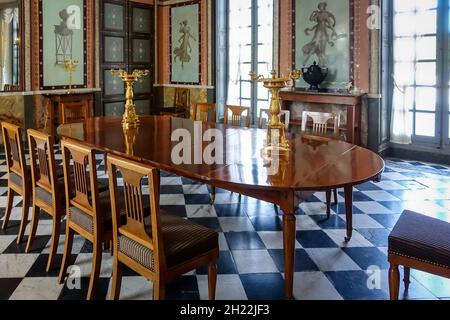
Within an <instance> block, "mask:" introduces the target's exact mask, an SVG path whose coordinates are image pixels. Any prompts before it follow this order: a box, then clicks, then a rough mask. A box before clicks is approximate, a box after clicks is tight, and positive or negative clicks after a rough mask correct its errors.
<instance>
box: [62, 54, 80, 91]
mask: <svg viewBox="0 0 450 320" xmlns="http://www.w3.org/2000/svg"><path fill="white" fill-rule="evenodd" d="M77 66H78V61H77V60H73V59H70V60H66V61H64V70H66V72H67V74H68V76H69V91H67V93H68V94H72V83H73V73H74V72H75V71H76V70H77Z"/></svg>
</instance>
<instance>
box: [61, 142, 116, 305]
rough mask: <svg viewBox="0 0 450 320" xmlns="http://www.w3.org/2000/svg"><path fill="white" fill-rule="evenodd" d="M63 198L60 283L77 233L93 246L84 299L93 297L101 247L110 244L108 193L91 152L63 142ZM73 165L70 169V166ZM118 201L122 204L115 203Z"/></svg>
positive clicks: (63, 277) (86, 148) (89, 149)
mask: <svg viewBox="0 0 450 320" xmlns="http://www.w3.org/2000/svg"><path fill="white" fill-rule="evenodd" d="M61 150H62V155H63V168H64V187H65V197H66V217H67V218H66V241H65V246H64V256H63V260H62V264H61V271H60V274H59V283H63V282H64V279H65V277H66V273H67V268H68V266H69V263H70V257H71V251H72V244H73V238H74V234H75V233H78V234H79V235H81V236H82V237H84V238H85V239H86V240H88V241H90V242H91V243H92V246H93V253H92V271H91V276H90V281H89V289H88V294H87V299H88V300H92V299H94V297H95V293H96V290H97V284H98V280H99V273H100V266H101V261H102V245H103V244H104V245H105V246H108V245H109V243H110V241H112V232H111V230H112V221H111V203H110V196H109V191H103V192H99V189H100V191H101V190H102V188H101V187H99V183H98V181H97V168H96V162H95V153H94V149H93V148H90V147H88V146H85V145H83V144H80V143H78V142H75V141H72V140H69V139H64V140H63V141H62V142H61ZM71 162H73V165H71ZM117 201H123V200H122V199H118V200H117Z"/></svg>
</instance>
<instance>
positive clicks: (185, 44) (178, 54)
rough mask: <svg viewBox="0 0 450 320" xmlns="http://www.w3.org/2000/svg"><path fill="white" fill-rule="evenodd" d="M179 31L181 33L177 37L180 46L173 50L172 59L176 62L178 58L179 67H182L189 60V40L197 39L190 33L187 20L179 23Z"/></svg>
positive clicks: (190, 49)
mask: <svg viewBox="0 0 450 320" xmlns="http://www.w3.org/2000/svg"><path fill="white" fill-rule="evenodd" d="M179 33H180V34H181V36H180V38H179V39H178V43H180V46H179V47H178V48H175V49H174V50H173V54H174V56H175V57H174V61H175V62H176V61H177V59H178V60H179V61H180V62H181V69H184V64H185V63H189V62H190V61H191V55H190V54H191V53H192V46H191V43H190V41H191V39H192V41H194V42H196V41H197V39H196V38H195V37H194V36H193V35H192V34H191V28H190V27H189V23H188V21H187V20H184V21H183V22H182V23H180V30H179Z"/></svg>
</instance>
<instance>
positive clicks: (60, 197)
mask: <svg viewBox="0 0 450 320" xmlns="http://www.w3.org/2000/svg"><path fill="white" fill-rule="evenodd" d="M35 194H36V198H38V199H39V200H41V201H43V202H45V203H46V204H47V205H48V206H49V207H52V206H53V199H52V194H51V193H50V192H48V191H47V190H45V189H43V188H41V187H38V186H36V189H35ZM65 201H66V191H65V188H64V177H58V179H57V180H56V202H57V205H58V206H59V208H64V207H65Z"/></svg>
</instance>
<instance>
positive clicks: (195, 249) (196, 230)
mask: <svg viewBox="0 0 450 320" xmlns="http://www.w3.org/2000/svg"><path fill="white" fill-rule="evenodd" d="M160 214H161V229H162V237H163V244H164V252H165V256H166V266H167V267H168V268H170V267H174V266H176V265H178V264H180V263H182V262H185V261H187V260H189V259H192V258H195V257H197V256H199V255H202V254H204V253H206V252H208V251H211V250H213V249H217V248H218V247H219V242H218V241H219V240H218V234H217V232H215V231H213V230H211V229H208V228H206V227H203V226H201V225H198V224H196V223H193V222H191V221H188V220H185V219H182V218H179V217H176V216H173V215H170V214H168V213H167V212H164V211H162V210H161V211H160ZM145 224H146V226H148V228H147V233H148V234H149V235H151V229H150V225H151V224H150V216H147V217H146V223H145ZM119 251H120V252H122V253H123V254H125V255H126V256H127V257H129V258H131V259H133V260H135V261H136V262H138V263H140V264H141V265H142V266H144V267H146V268H148V269H150V270H151V271H154V258H153V251H152V250H150V249H149V248H147V247H145V246H144V245H142V244H140V243H138V242H136V241H134V240H132V239H130V238H128V237H126V236H123V235H121V236H119Z"/></svg>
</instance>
